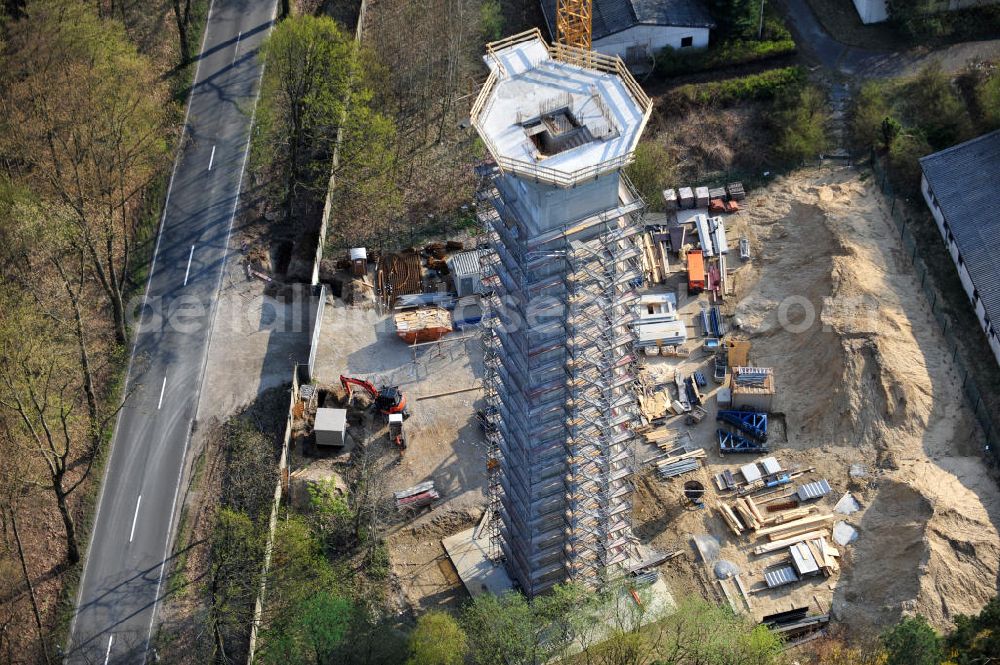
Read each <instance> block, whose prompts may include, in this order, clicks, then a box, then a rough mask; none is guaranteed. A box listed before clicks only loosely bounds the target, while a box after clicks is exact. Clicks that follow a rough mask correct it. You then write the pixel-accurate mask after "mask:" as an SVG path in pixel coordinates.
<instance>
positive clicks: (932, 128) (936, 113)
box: [900, 60, 971, 150]
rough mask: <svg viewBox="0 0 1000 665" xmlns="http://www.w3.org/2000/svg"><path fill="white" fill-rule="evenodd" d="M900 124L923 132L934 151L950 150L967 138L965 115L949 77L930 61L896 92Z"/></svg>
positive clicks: (962, 105)
mask: <svg viewBox="0 0 1000 665" xmlns="http://www.w3.org/2000/svg"><path fill="white" fill-rule="evenodd" d="M900 105H901V113H902V116H903V120H904V124H906V125H908V126H909V127H913V128H915V129H919V130H920V132H922V133H923V135H924V138H925V139H926V140H927V142H928V143H929V144H930V145H931V147H933V148H934V149H935V150H942V149H944V148H948V147H951V146H953V145H955V144H956V143H960V142H961V141H963V140H965V139H967V138H970V136H971V123H970V120H969V113H968V111H967V110H966V108H965V104H964V103H963V102H962V99H961V97H960V96H959V95H958V92H957V91H956V90H955V89H954V88H953V87H952V83H951V77H950V76H949V75H948V74H947V73H946V72H945V71H944V70H943V69H942V68H941V63H939V62H938V61H936V60H935V61H932V62H930V63H929V64H927V65H925V66H924V67H923V68H922V69H921V70H920V72H918V73H917V75H916V76H915V77H914V78H913V79H911V80H910V81H908V82H907V83H905V84H904V85H903V87H902V89H901V91H900Z"/></svg>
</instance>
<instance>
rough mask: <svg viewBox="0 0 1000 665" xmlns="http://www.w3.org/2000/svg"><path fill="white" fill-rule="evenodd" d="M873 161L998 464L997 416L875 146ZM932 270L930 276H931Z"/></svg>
mask: <svg viewBox="0 0 1000 665" xmlns="http://www.w3.org/2000/svg"><path fill="white" fill-rule="evenodd" d="M871 165H872V172H873V173H874V176H875V182H876V184H877V185H878V188H879V191H881V192H882V193H883V194H884V195H885V196H886V197H887V198H888V199H889V216H890V217H891V218H892V221H893V223H895V225H896V228H897V230H898V231H899V240H900V242H901V243H902V245H903V248H904V250H905V253H906V254H907V256H908V257H909V259H910V263H911V264H913V268H914V271H915V272H916V274H917V279H918V280H919V281H920V290H921V291H922V292H923V294H924V297H925V298H927V304H928V305H929V306H930V308H931V314H933V315H934V320H935V321H937V323H938V326H940V328H941V334H942V336H943V337H944V341H945V348H946V349H947V350H948V351H949V352H950V353H951V359H952V363H953V364H954V365H955V368H956V369H957V370H958V376H959V378H960V380H961V381H962V393H963V394H964V395H965V397H966V399H967V400H968V403H969V408H971V409H972V413H973V414H974V415H975V417H976V420H977V421H978V422H979V425H980V426H981V427H982V428H983V433H984V434H985V437H986V447H985V449H984V453H985V455H986V458H987V460H988V461H989V462H990V463H991V464H994V465H996V464H998V463H1000V427H998V426H997V424H996V422H995V421H994V420H993V415H992V414H991V413H990V412H989V409H988V408H987V407H986V404H985V403H984V402H983V394H982V392H981V391H980V390H979V386H978V385H977V384H976V381H975V379H974V378H973V377H972V375H971V374H970V372H969V368H968V366H967V365H966V361H965V358H963V357H962V354H961V352H960V350H959V345H958V338H957V337H956V335H955V333H954V326H953V325H952V324H951V321H950V319H949V318H948V316H947V315H946V314H945V313H944V311H943V307H942V306H941V303H940V302H939V299H938V295H937V291H935V289H934V275H933V273H931V271H930V270H929V269H928V267H927V264H926V263H924V260H923V259H922V258H920V257H919V256H918V255H917V239H916V237H915V236H914V235H913V232H912V231H911V230H910V224H909V222H908V220H907V219H906V217H905V216H904V215H903V210H902V206H900V205H897V204H896V194H895V192H894V191H893V188H892V183H890V182H889V174H888V171H887V169H886V168H885V167H884V166H883V165H882V164H881V163H880V162H879V160H878V157H877V156H876V155H875V151H874V150H872V153H871ZM929 273H930V279H928V274H929Z"/></svg>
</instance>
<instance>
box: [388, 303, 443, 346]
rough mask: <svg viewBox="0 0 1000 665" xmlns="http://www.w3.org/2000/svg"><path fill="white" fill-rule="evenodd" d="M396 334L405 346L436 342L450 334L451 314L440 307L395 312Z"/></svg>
mask: <svg viewBox="0 0 1000 665" xmlns="http://www.w3.org/2000/svg"><path fill="white" fill-rule="evenodd" d="M393 319H394V321H395V323H396V334H397V335H399V337H400V339H402V340H403V341H404V342H406V343H407V344H417V343H419V342H436V341H437V340H439V339H441V338H442V337H444V336H445V335H446V334H448V333H449V332H451V326H452V321H451V312H449V311H448V310H446V309H443V308H441V307H418V308H417V309H409V310H403V311H401V312H396V314H395V315H394V317H393Z"/></svg>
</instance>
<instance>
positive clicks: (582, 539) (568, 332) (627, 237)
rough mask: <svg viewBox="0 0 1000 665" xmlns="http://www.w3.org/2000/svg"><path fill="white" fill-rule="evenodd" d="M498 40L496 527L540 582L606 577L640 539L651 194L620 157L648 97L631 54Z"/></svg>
mask: <svg viewBox="0 0 1000 665" xmlns="http://www.w3.org/2000/svg"><path fill="white" fill-rule="evenodd" d="M487 49H488V56H487V62H488V64H490V67H491V70H492V71H491V74H490V77H489V79H488V80H487V83H486V85H485V86H484V89H483V91H482V93H481V94H480V96H479V98H478V99H477V101H476V104H475V105H474V107H473V111H472V122H473V124H474V126H475V127H476V129H477V130H478V132H479V134H480V136H481V137H482V139H483V141H484V143H485V144H486V146H487V148H488V149H489V151H490V153H491V155H492V157H493V159H494V161H495V165H489V166H486V167H484V168H483V169H482V175H483V176H484V177H483V185H482V187H481V189H480V191H479V194H478V196H479V200H480V202H481V203H482V205H480V206H479V216H480V220H481V221H482V223H483V224H484V230H485V233H484V238H485V243H486V245H487V247H488V248H489V249H490V250H491V251H489V252H487V253H485V255H484V259H483V269H484V274H483V278H484V284H485V285H486V286H487V288H488V289H490V293H489V294H488V297H487V298H486V305H487V306H486V310H487V313H488V315H487V316H486V321H487V324H488V325H487V329H486V333H485V337H486V339H485V342H486V380H485V388H486V390H485V393H486V398H487V409H486V413H487V418H488V419H489V425H488V426H487V428H486V429H487V431H488V432H489V434H488V437H489V439H490V459H489V461H488V465H487V466H488V469H489V471H490V482H489V488H490V489H489V491H490V502H491V510H492V514H493V515H494V516H495V517H496V520H495V521H494V523H493V527H494V530H493V532H492V534H493V539H494V542H495V545H496V553H497V556H498V558H503V559H504V560H505V561H506V564H507V567H508V570H509V572H510V573H511V576H512V577H513V578H514V579H516V580H517V581H518V583H519V585H520V586H521V587H522V589H524V591H525V592H526V593H528V594H529V595H535V594H537V593H541V592H543V591H545V590H546V589H548V588H550V587H551V586H553V585H554V584H557V583H559V582H563V581H567V580H575V581H578V582H581V583H583V584H585V585H588V586H590V587H595V588H596V587H598V586H600V585H601V584H602V583H603V582H604V581H606V580H608V579H609V578H612V577H614V576H616V575H618V574H620V573H621V571H622V570H623V569H624V568H625V567H626V566H627V564H628V562H629V559H630V558H631V557H632V556H633V554H634V538H633V536H632V533H631V492H632V484H631V481H630V476H631V475H632V473H633V471H634V465H633V447H632V443H633V435H632V432H631V429H630V426H631V423H633V422H636V421H637V420H638V414H637V405H636V401H635V397H634V394H633V393H632V383H633V381H634V374H633V370H634V360H635V358H634V355H633V349H632V345H633V342H634V335H633V331H632V326H631V324H632V318H633V316H634V305H635V303H636V301H637V298H638V296H637V294H636V291H635V288H636V286H637V285H638V284H639V283H641V279H642V273H641V269H640V265H639V256H640V252H639V250H638V248H637V247H636V245H635V244H634V241H633V238H634V236H635V234H636V233H637V232H638V231H639V230H640V221H641V213H642V210H643V207H644V204H643V202H642V200H641V198H640V197H639V196H638V194H637V193H636V192H635V190H634V189H633V188H632V186H631V185H630V183H629V182H628V179H627V178H626V177H625V176H624V174H623V173H622V172H621V169H622V168H623V167H624V166H625V165H627V164H628V163H629V162H630V161H631V159H632V154H633V150H634V148H635V145H636V143H637V142H638V140H639V136H640V134H641V132H642V129H643V127H644V126H645V123H646V121H647V120H648V118H649V113H650V109H651V106H650V102H649V99H648V98H647V97H646V96H645V94H643V93H642V91H641V90H640V89H639V86H638V85H637V84H636V83H635V81H634V79H632V77H631V75H629V74H628V71H627V70H626V69H625V67H624V65H622V64H621V61H620V60H617V59H611V58H605V57H603V56H599V55H598V54H591V53H589V52H586V53H585V52H583V51H581V50H580V49H572V48H568V47H565V46H561V45H552V46H549V45H547V44H546V43H545V42H544V41H543V40H542V38H541V35H540V34H539V33H538V32H537V31H532V32H528V33H524V34H522V35H517V36H515V37H511V38H509V39H507V40H504V41H502V42H497V43H494V44H491V45H489V46H488V47H487ZM583 65H586V66H583Z"/></svg>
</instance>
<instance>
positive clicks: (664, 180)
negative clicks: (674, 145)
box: [625, 141, 676, 210]
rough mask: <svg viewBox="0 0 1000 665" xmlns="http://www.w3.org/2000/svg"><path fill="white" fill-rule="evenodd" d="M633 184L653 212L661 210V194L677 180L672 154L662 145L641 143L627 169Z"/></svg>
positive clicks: (650, 142) (662, 203)
mask: <svg viewBox="0 0 1000 665" xmlns="http://www.w3.org/2000/svg"><path fill="white" fill-rule="evenodd" d="M625 172H626V173H627V174H628V177H629V178H630V179H631V180H632V184H633V185H635V188H636V189H637V190H639V194H641V195H642V198H644V199H645V200H646V204H647V205H649V206H650V208H651V209H652V210H661V209H662V207H663V205H664V202H663V196H662V195H661V193H662V192H663V190H664V189H666V188H667V187H668V186H670V183H671V182H673V181H674V180H675V175H676V169H675V165H674V162H673V159H671V157H670V153H668V152H667V149H666V147H664V146H663V145H662V144H660V143H655V142H652V141H649V142H643V143H640V144H639V145H638V146H636V149H635V161H633V162H632V163H631V164H629V166H628V168H626V169H625Z"/></svg>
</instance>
